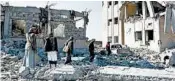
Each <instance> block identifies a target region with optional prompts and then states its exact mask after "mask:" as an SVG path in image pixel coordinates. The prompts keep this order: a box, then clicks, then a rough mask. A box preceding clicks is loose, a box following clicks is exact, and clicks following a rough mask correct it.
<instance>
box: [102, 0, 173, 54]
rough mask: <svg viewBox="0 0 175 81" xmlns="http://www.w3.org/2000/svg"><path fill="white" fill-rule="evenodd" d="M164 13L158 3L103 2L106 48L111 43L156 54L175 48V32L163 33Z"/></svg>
mask: <svg viewBox="0 0 175 81" xmlns="http://www.w3.org/2000/svg"><path fill="white" fill-rule="evenodd" d="M165 10H166V7H165V5H162V4H160V3H159V2H157V1H133V2H132V1H130V2H127V1H119V2H117V1H115V2H113V1H108V2H103V20H104V21H103V24H104V25H103V26H104V27H103V28H104V35H103V36H104V38H103V46H104V45H105V44H106V42H107V41H110V42H112V43H120V44H123V45H128V46H129V47H134V48H135V47H143V48H148V49H151V50H154V51H157V52H161V51H164V50H165V48H171V47H173V46H175V35H174V34H173V32H171V30H168V31H170V33H164V22H165V16H166V14H165Z"/></svg>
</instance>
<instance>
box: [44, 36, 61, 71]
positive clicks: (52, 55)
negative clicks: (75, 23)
mask: <svg viewBox="0 0 175 81" xmlns="http://www.w3.org/2000/svg"><path fill="white" fill-rule="evenodd" d="M45 52H47V56H48V61H49V64H50V68H51V64H55V67H56V64H57V53H58V47H57V39H56V38H55V37H53V33H50V34H49V37H48V38H46V43H45Z"/></svg>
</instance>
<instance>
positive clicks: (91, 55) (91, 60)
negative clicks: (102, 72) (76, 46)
mask: <svg viewBox="0 0 175 81" xmlns="http://www.w3.org/2000/svg"><path fill="white" fill-rule="evenodd" d="M94 42H95V40H92V41H91V42H90V43H89V53H90V56H89V57H90V59H89V62H93V60H94V57H95V54H94Z"/></svg>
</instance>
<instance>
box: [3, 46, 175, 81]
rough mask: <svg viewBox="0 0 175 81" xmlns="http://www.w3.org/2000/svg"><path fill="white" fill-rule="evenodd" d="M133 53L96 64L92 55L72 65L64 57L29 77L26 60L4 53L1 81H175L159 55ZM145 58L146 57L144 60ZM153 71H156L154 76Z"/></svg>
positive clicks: (103, 58) (141, 51) (98, 59)
mask: <svg viewBox="0 0 175 81" xmlns="http://www.w3.org/2000/svg"><path fill="white" fill-rule="evenodd" d="M131 51H132V52H133V54H129V55H127V54H119V55H115V54H112V55H110V56H107V55H101V54H99V53H97V54H96V58H95V60H94V62H93V63H90V62H89V58H88V56H85V57H73V58H72V60H73V61H72V63H71V64H70V65H64V57H62V59H61V60H58V64H57V67H54V66H52V68H50V67H49V65H48V64H46V65H39V66H37V67H36V69H35V70H32V71H30V73H28V74H24V75H25V76H19V72H18V71H19V67H20V66H21V64H22V59H19V58H18V57H17V56H11V55H10V54H5V53H3V52H1V59H2V60H1V66H2V67H1V72H2V75H1V79H2V80H3V81H9V80H13V81H17V80H24V81H25V80H35V81H36V80H41V81H43V80H79V81H81V80H99V81H111V80H120V81H131V80H156V81H160V80H162V81H170V80H175V78H173V77H172V76H175V71H174V70H175V69H173V68H171V69H165V68H164V66H163V64H162V63H159V60H160V58H159V57H158V53H156V52H153V51H150V50H147V49H131ZM142 57H143V58H142ZM149 72H154V74H152V75H148V74H150V73H149Z"/></svg>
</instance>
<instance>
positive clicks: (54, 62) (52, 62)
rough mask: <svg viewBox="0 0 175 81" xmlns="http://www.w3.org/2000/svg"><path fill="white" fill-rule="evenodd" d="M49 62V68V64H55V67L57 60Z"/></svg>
mask: <svg viewBox="0 0 175 81" xmlns="http://www.w3.org/2000/svg"><path fill="white" fill-rule="evenodd" d="M49 64H50V68H51V64H55V67H56V66H57V61H49Z"/></svg>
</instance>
